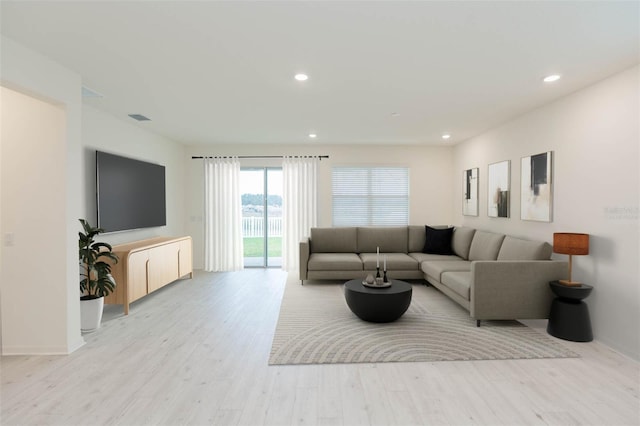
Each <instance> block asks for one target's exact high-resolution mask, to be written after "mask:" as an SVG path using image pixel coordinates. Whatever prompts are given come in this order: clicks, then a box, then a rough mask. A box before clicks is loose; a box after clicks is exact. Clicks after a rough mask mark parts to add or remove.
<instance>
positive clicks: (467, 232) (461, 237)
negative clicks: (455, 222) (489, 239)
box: [451, 226, 476, 260]
mask: <svg viewBox="0 0 640 426" xmlns="http://www.w3.org/2000/svg"><path fill="white" fill-rule="evenodd" d="M475 233H476V230H475V229H473V228H468V227H466V226H461V227H456V228H455V229H454V230H453V237H451V248H452V249H453V252H454V253H455V254H456V255H458V256H460V257H461V258H463V259H464V260H467V259H469V249H470V248H471V240H473V235H474V234H475Z"/></svg>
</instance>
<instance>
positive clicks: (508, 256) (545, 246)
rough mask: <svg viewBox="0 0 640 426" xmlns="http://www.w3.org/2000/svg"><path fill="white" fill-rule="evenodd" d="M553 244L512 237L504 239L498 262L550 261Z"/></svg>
mask: <svg viewBox="0 0 640 426" xmlns="http://www.w3.org/2000/svg"><path fill="white" fill-rule="evenodd" d="M552 251H553V249H552V248H551V244H549V243H547V242H544V241H529V240H521V239H520V238H514V237H510V236H508V235H507V236H506V237H504V241H503V242H502V246H501V247H500V251H499V252H498V260H549V259H550V258H551V252H552Z"/></svg>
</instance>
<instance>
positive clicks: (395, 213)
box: [332, 167, 409, 226]
mask: <svg viewBox="0 0 640 426" xmlns="http://www.w3.org/2000/svg"><path fill="white" fill-rule="evenodd" d="M332 189H333V226H395V225H408V224H409V169H408V168H407V167H334V168H333V183H332Z"/></svg>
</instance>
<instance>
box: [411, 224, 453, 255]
mask: <svg viewBox="0 0 640 426" xmlns="http://www.w3.org/2000/svg"><path fill="white" fill-rule="evenodd" d="M430 226H431V227H432V228H434V229H445V228H449V226H447V225H430ZM426 235H427V233H426V227H425V226H422V225H409V253H418V252H421V251H422V249H423V248H424V242H425V240H426Z"/></svg>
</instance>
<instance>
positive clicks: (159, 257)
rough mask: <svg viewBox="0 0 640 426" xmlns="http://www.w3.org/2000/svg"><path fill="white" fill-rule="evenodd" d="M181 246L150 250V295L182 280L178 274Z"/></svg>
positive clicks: (174, 244) (166, 246)
mask: <svg viewBox="0 0 640 426" xmlns="http://www.w3.org/2000/svg"><path fill="white" fill-rule="evenodd" d="M179 248H180V245H179V244H176V243H173V244H165V245H161V246H158V247H154V248H153V250H149V276H148V288H147V289H148V290H149V293H151V292H152V291H156V290H157V289H159V288H160V287H162V286H164V285H165V284H167V283H170V282H172V281H175V280H177V279H178V278H180V276H179V274H178V251H179Z"/></svg>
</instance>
